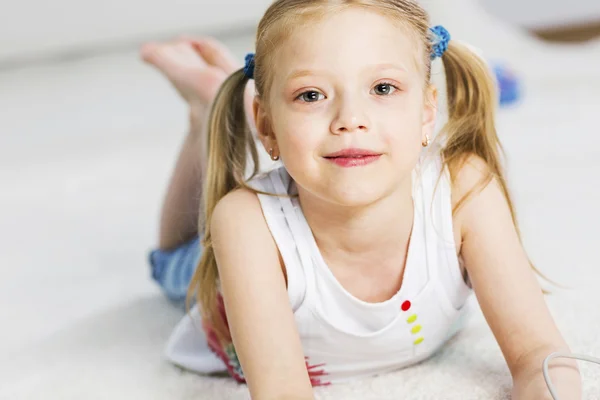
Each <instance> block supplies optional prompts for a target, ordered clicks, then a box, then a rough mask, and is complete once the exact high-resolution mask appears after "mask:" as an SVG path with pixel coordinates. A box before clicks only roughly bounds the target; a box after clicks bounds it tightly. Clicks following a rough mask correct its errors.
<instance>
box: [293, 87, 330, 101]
mask: <svg viewBox="0 0 600 400" xmlns="http://www.w3.org/2000/svg"><path fill="white" fill-rule="evenodd" d="M324 98H325V96H324V95H323V94H322V93H319V92H317V91H314V90H309V91H308V92H304V93H302V94H301V95H300V96H298V97H296V100H298V99H301V100H302V101H304V102H306V103H314V102H315V101H319V100H322V99H324Z"/></svg>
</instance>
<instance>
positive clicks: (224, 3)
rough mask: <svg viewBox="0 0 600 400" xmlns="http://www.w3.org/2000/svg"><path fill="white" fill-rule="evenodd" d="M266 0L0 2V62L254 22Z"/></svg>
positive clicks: (253, 23) (248, 25)
mask: <svg viewBox="0 0 600 400" xmlns="http://www.w3.org/2000/svg"><path fill="white" fill-rule="evenodd" d="M270 3H271V0H0V10H2V12H0V62H1V61H7V60H15V59H16V60H19V59H21V60H22V59H28V58H32V57H33V58H37V57H44V56H46V55H48V54H52V53H56V52H64V51H81V50H85V48H86V47H88V46H94V45H98V44H100V45H102V46H108V47H110V46H114V45H115V44H123V43H130V44H131V42H132V41H133V42H136V41H141V40H144V39H148V38H155V37H158V38H162V37H163V36H170V35H173V34H177V33H181V32H185V31H204V32H212V31H219V32H223V31H227V30H230V29H232V28H238V29H239V28H240V27H246V26H247V27H251V26H254V25H255V24H256V22H257V21H258V20H259V18H260V16H261V15H262V14H263V13H264V11H265V9H266V8H267V7H268V5H269V4H270Z"/></svg>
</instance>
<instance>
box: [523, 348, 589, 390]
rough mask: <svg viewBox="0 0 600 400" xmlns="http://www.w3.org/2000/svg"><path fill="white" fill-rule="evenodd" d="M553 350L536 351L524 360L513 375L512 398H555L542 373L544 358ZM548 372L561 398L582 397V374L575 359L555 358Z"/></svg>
mask: <svg viewBox="0 0 600 400" xmlns="http://www.w3.org/2000/svg"><path fill="white" fill-rule="evenodd" d="M552 352H553V351H552V350H550V351H547V350H543V351H542V350H540V351H536V352H535V353H534V354H532V355H531V356H529V357H527V360H523V364H522V366H521V367H520V368H519V369H518V370H517V372H516V373H515V375H514V376H513V381H514V384H513V392H512V398H513V399H514V400H529V399H535V400H538V399H540V400H553V398H552V395H551V394H550V391H549V390H548V386H547V384H546V380H545V379H544V375H543V373H542V363H543V360H544V359H545V357H546V356H547V355H548V354H551V353H552ZM548 372H549V375H550V379H551V380H552V384H553V386H554V388H555V389H556V391H557V392H558V393H557V394H558V396H559V399H560V400H579V399H581V398H582V393H581V376H580V374H579V369H578V368H577V364H576V362H575V361H574V360H570V359H563V358H559V359H554V360H552V361H551V362H550V364H549V365H548Z"/></svg>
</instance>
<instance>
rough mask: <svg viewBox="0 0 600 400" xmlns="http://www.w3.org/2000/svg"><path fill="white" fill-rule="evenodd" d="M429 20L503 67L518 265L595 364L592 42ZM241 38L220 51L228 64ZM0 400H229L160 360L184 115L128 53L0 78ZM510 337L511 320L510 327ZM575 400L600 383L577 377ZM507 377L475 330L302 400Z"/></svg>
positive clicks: (444, 392) (209, 383)
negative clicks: (159, 257) (423, 357)
mask: <svg viewBox="0 0 600 400" xmlns="http://www.w3.org/2000/svg"><path fill="white" fill-rule="evenodd" d="M444 3H445V4H440V5H439V7H437V8H436V9H435V11H434V13H433V14H434V20H435V22H440V21H441V22H443V23H444V24H445V25H447V26H448V28H449V29H450V30H451V32H453V33H454V35H455V37H456V38H459V39H464V40H468V41H469V42H471V43H473V44H475V45H476V46H478V47H480V48H482V49H483V50H484V51H485V53H486V54H487V55H489V56H490V57H491V58H493V59H500V60H505V61H507V62H508V63H509V64H511V65H513V66H514V67H515V68H516V69H517V70H518V71H519V73H520V74H521V76H522V77H523V79H524V85H525V94H524V98H523V101H522V103H521V104H520V105H518V106H516V107H513V108H509V109H504V110H502V111H501V112H500V115H499V127H500V134H501V136H502V139H503V141H504V144H505V147H506V150H507V153H508V160H509V162H508V166H509V172H510V179H511V185H512V187H513V189H514V193H515V197H516V203H517V207H518V211H519V216H520V220H521V223H522V228H523V232H524V236H525V242H526V245H527V249H528V251H529V252H530V254H531V256H532V258H533V259H534V261H535V262H536V263H537V265H538V266H539V267H540V268H541V269H542V270H543V271H544V272H545V273H546V274H548V275H549V276H551V277H552V278H553V279H555V280H558V281H559V282H561V283H563V284H566V285H570V286H571V287H572V288H573V289H572V290H570V291H559V292H557V293H556V294H554V295H553V296H550V297H548V303H549V305H550V307H551V309H552V311H553V313H554V315H555V316H556V319H557V321H558V324H559V326H560V328H561V329H562V331H563V332H564V334H565V336H566V337H567V339H568V341H569V343H570V344H571V345H572V347H573V349H574V350H575V351H577V352H582V353H587V354H596V355H598V356H600V339H599V338H600V311H599V310H598V305H599V304H600V294H599V291H598V288H597V285H598V283H599V282H600V265H599V264H600V263H599V262H598V251H597V249H598V240H599V239H600V211H599V209H598V204H600V186H599V184H598V182H599V180H598V177H599V176H600V127H599V124H598V115H599V114H600V100H599V98H598V94H599V93H600V43H592V44H589V45H585V46H583V45H582V46H576V47H567V48H565V47H556V46H549V45H543V44H541V43H538V42H537V41H536V40H534V39H532V38H529V37H528V36H526V35H524V34H522V33H520V32H518V31H515V30H512V29H509V28H508V27H505V26H503V25H502V24H500V23H498V22H497V21H495V20H493V19H491V18H490V17H488V16H487V15H485V14H483V13H481V12H480V10H478V9H477V8H476V7H475V6H474V5H472V4H471V2H470V1H468V0H457V1H453V2H444ZM251 40H252V39H251V38H250V37H245V38H239V40H231V41H230V42H231V44H232V46H234V48H235V49H236V53H237V54H238V56H239V57H240V60H241V59H242V56H243V54H244V52H245V51H246V50H249V49H251ZM0 110H2V112H1V115H2V117H1V118H0V132H1V134H0V183H1V188H2V189H1V191H0V227H1V230H0V265H1V267H2V279H1V280H0V304H2V305H1V306H0V326H1V327H2V328H1V330H0V332H1V333H0V335H1V339H2V340H0V399H10V400H21V399H44V400H46V399H60V400H65V399H78V400H79V399H111V400H120V399H123V400H132V399H144V400H151V399H161V400H162V399H190V400H192V399H194V400H198V399H245V398H247V397H248V395H247V390H246V388H245V387H244V386H239V385H237V384H236V383H234V382H233V381H232V380H230V379H228V378H216V377H202V376H198V375H194V374H190V373H186V372H183V371H181V370H179V369H178V368H176V367H173V366H171V365H170V364H168V363H166V362H165V361H164V360H163V358H162V351H163V345H164V343H165V340H166V338H167V336H168V335H169V333H170V330H171V329H172V328H173V327H174V325H175V324H176V322H177V321H178V319H179V318H180V317H181V312H180V311H179V310H177V309H175V308H174V307H173V306H172V305H170V304H169V303H168V302H167V301H166V300H165V299H164V298H163V297H162V296H161V294H160V293H159V291H158V290H157V289H156V287H155V286H154V285H153V284H152V283H151V281H150V278H149V275H148V266H147V263H146V252H147V250H149V248H150V247H151V246H152V245H153V244H154V242H155V240H156V232H157V223H158V211H159V207H160V202H161V199H162V195H163V188H164V185H165V183H166V180H167V177H168V175H169V173H170V170H171V167H172V163H173V161H174V157H175V154H176V151H177V149H178V146H179V144H180V141H181V139H182V137H183V133H184V130H185V122H186V115H185V108H184V106H183V104H182V103H181V102H180V101H179V100H178V99H177V97H176V95H175V94H174V92H173V91H172V90H171V89H170V88H169V86H168V84H167V83H166V82H165V81H163V80H162V79H161V78H159V76H158V74H157V73H155V72H154V71H152V70H151V69H149V68H148V67H145V66H143V65H142V64H141V63H139V62H138V61H137V59H136V54H134V53H130V54H129V53H128V54H117V55H112V56H104V57H100V58H94V59H89V60H85V61H80V62H71V63H64V64H57V65H52V66H44V67H35V68H34V67H32V68H29V69H21V70H19V71H13V72H4V73H2V74H0ZM514 318H515V320H514V322H515V324H518V323H520V322H521V321H520V320H519V318H520V316H519V315H515V316H514ZM582 369H583V373H584V380H585V386H586V398H587V399H600V368H597V367H594V366H587V365H582ZM510 385H511V381H510V375H509V373H508V370H507V368H506V366H505V364H504V361H503V359H502V356H501V353H500V351H499V349H498V346H497V344H496V343H495V341H494V339H493V337H492V335H491V332H490V330H489V328H488V327H487V326H486V324H485V321H484V320H483V318H482V316H481V315H475V316H474V317H473V318H472V319H471V321H470V323H469V325H468V326H467V327H466V328H465V329H464V331H463V332H462V333H461V334H459V335H458V336H457V337H456V338H455V339H454V340H453V341H452V342H451V343H450V344H449V345H448V346H447V347H446V348H445V349H444V350H443V351H441V352H440V353H439V354H438V355H437V356H435V357H434V358H433V359H431V360H428V361H427V362H424V363H422V364H421V365H418V366H415V367H412V368H409V369H406V370H403V371H398V372H397V373H394V374H390V375H387V376H381V377H378V378H374V379H369V380H366V381H361V382H355V383H352V384H349V385H344V386H336V387H330V388H326V389H321V390H317V391H316V394H317V397H318V398H319V399H360V400H367V399H378V400H379V399H399V398H402V399H460V400H467V399H506V398H507V397H508V393H509V390H510Z"/></svg>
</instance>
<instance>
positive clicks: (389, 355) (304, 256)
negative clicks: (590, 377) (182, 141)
mask: <svg viewBox="0 0 600 400" xmlns="http://www.w3.org/2000/svg"><path fill="white" fill-rule="evenodd" d="M193 47H194V48H195V50H196V51H198V52H200V53H202V52H204V54H206V55H207V57H206V60H207V61H203V62H200V61H198V60H197V59H196V61H194V62H199V63H201V64H202V63H204V64H203V67H202V69H201V70H202V71H203V72H202V74H203V75H202V77H203V79H204V80H205V81H206V82H207V84H206V87H212V86H211V82H213V81H214V82H216V81H218V77H220V76H223V75H225V74H230V76H229V77H228V78H227V79H226V80H225V82H224V83H223V85H222V86H221V87H220V90H219V92H218V94H217V96H216V98H215V99H214V104H213V106H212V110H211V112H210V117H209V121H208V138H207V141H206V143H207V145H208V146H207V149H206V150H207V153H208V161H207V163H206V166H205V167H204V166H203V163H204V162H203V161H202V154H203V152H204V149H203V148H199V149H198V148H196V147H202V145H203V144H204V141H202V140H199V138H201V135H191V136H190V137H188V141H187V145H186V146H185V147H184V150H183V151H182V155H181V158H180V161H179V163H178V165H177V169H176V173H175V178H174V179H173V181H172V184H171V188H170V190H169V193H168V196H167V201H166V204H165V211H164V212H163V221H162V227H161V246H160V247H161V249H160V250H157V251H154V252H153V253H152V254H151V263H152V265H153V276H154V278H155V279H156V280H157V281H158V282H159V283H161V285H162V286H163V288H165V291H166V292H167V293H168V294H169V295H170V297H172V298H173V299H176V300H180V299H182V298H183V296H184V293H185V289H186V288H187V286H188V283H189V291H190V293H191V294H192V295H193V296H195V298H196V299H197V300H198V307H197V308H194V310H192V312H191V313H190V315H188V316H187V317H186V318H185V319H184V321H182V323H181V324H180V325H179V326H178V328H177V329H176V330H175V332H174V334H173V336H172V338H171V340H170V343H169V346H168V347H169V349H168V354H169V356H170V358H171V359H172V360H173V361H174V362H176V363H178V364H180V365H183V366H186V367H188V368H191V369H194V370H197V371H201V372H212V371H216V370H219V369H225V368H226V369H227V370H228V372H229V373H230V374H231V375H232V376H233V377H234V378H236V379H237V380H239V381H245V382H247V383H248V387H249V390H250V393H251V395H252V397H253V398H256V399H287V398H294V399H309V398H312V396H313V394H312V389H311V385H313V386H314V385H326V384H330V383H335V382H342V381H345V380H349V379H354V378H357V377H364V376H371V375H376V374H381V373H385V372H388V371H392V370H395V369H398V368H401V367H405V366H409V365H411V364H414V363H417V362H419V361H421V360H424V359H426V358H428V357H429V356H431V355H432V354H433V353H434V352H435V351H436V350H437V349H439V348H440V346H442V345H443V344H444V343H445V341H446V340H447V339H448V338H449V337H450V336H451V335H452V334H453V333H454V332H455V331H456V329H457V328H458V327H459V322H460V319H459V318H460V317H461V316H462V315H463V314H464V312H465V310H466V307H465V305H466V302H467V300H468V299H469V297H470V296H471V292H472V291H474V292H475V295H476V297H477V299H478V301H479V304H480V306H481V309H482V310H483V313H484V315H485V317H486V319H487V321H488V323H489V325H490V327H491V329H492V331H493V333H494V335H495V337H496V339H497V341H498V344H499V345H500V347H501V349H502V351H503V354H504V356H505V358H506V362H507V364H508V367H509V369H510V371H511V374H512V376H513V380H514V390H513V393H514V398H517V399H534V398H535V399H540V398H549V397H548V396H549V392H548V389H547V388H546V384H545V382H544V379H543V376H542V372H541V370H542V368H541V367H542V362H543V360H544V358H545V357H546V356H547V355H548V354H550V353H552V352H554V351H568V347H567V344H566V343H565V341H564V340H563V338H562V337H561V335H560V333H559V332H558V330H557V328H556V326H555V324H554V322H553V320H552V318H551V316H550V314H549V312H548V310H547V308H546V305H545V303H544V299H543V295H542V291H541V288H540V286H539V285H538V282H537V280H536V278H535V275H534V273H533V268H532V266H531V264H530V262H529V260H528V258H527V256H526V254H525V252H524V251H523V249H522V246H521V242H520V239H519V234H518V229H517V227H516V222H515V218H514V212H513V208H512V203H511V200H510V196H509V193H508V190H507V186H506V182H505V179H504V175H503V172H502V169H501V160H500V155H499V149H500V144H499V141H498V137H497V135H496V131H495V126H494V108H495V101H494V99H495V98H496V97H495V89H494V85H493V81H492V78H491V77H490V72H489V71H488V69H487V67H486V65H485V64H484V62H483V61H482V60H481V59H480V58H479V57H478V56H477V55H476V54H475V53H473V52H471V51H470V50H469V49H467V48H466V47H464V46H463V45H461V44H458V43H455V42H453V41H450V36H449V34H448V32H447V31H446V30H445V29H443V28H441V27H436V28H433V29H430V28H429V21H428V17H427V15H426V13H425V11H424V10H423V9H422V8H421V7H420V6H419V5H418V4H416V3H415V2H414V1H412V0H335V1H333V0H278V1H275V2H274V4H273V5H272V6H271V7H270V8H269V9H268V10H267V12H266V14H265V16H264V17H263V19H262V20H261V22H260V25H259V27H258V33H257V41H256V55H255V56H253V55H249V57H247V60H246V65H245V67H244V68H240V69H237V70H236V69H235V68H234V67H232V65H233V63H232V62H231V61H230V60H229V59H228V56H226V55H225V53H223V52H220V53H219V52H218V51H215V49H218V46H216V45H215V44H214V43H209V42H206V43H196V44H195V45H194V46H193ZM186 51H188V53H189V48H188V50H186ZM147 53H148V54H147V55H146V58H147V59H148V60H149V61H151V59H152V58H153V57H157V60H159V61H153V62H154V63H155V64H157V65H159V66H160V64H161V62H162V61H160V59H161V58H160V56H156V55H152V50H151V49H149V50H147ZM188 53H185V51H182V52H179V54H180V57H182V58H185V57H187V55H185V54H188ZM182 54H183V55H182ZM189 55H190V59H192V58H193V57H192V56H191V53H189ZM440 59H441V62H442V63H443V70H444V72H445V77H446V78H445V79H446V82H445V85H443V84H442V85H441V86H445V87H440V89H441V90H447V94H446V95H445V96H442V97H445V98H446V100H447V110H448V116H447V117H448V120H447V122H446V123H445V125H444V126H443V129H442V130H441V131H440V132H439V133H438V134H437V135H436V136H435V140H434V137H433V136H434V132H435V130H436V129H435V125H436V118H437V117H438V115H437V105H438V103H442V100H444V99H443V98H440V95H438V89H437V88H436V86H435V85H434V84H432V81H431V77H432V60H436V61H435V62H436V63H439V62H440ZM211 60H212V61H211ZM151 62H152V61H151ZM187 65H188V66H189V65H190V63H188V64H187ZM434 67H435V65H434ZM188 70H189V69H188ZM182 71H184V70H182ZM183 74H184V73H183V72H180V73H179V76H182V75H183ZM177 75H178V74H177V73H174V74H172V75H171V76H172V80H173V82H174V83H175V84H176V85H177V86H178V88H180V92H181V93H182V95H184V96H186V98H188V101H190V103H191V104H192V106H193V107H194V102H193V101H192V100H190V99H189V98H191V97H194V96H196V97H198V93H200V98H201V101H199V102H198V103H202V104H206V102H207V101H208V100H209V97H210V95H208V94H207V93H208V92H210V90H209V89H205V90H206V92H203V93H201V91H199V90H197V91H194V90H191V91H186V90H184V89H185V88H184V86H185V85H181V83H180V81H179V80H178V79H177V78H175V77H176V76H177ZM251 79H253V80H254V82H255V89H254V96H253V102H252V116H251V117H252V118H247V117H246V115H245V107H244V91H245V90H246V87H247V83H248V81H249V80H251ZM197 82H200V80H198V81H197ZM213 86H214V85H213ZM188 89H189V87H188ZM250 90H252V87H251V89H250ZM190 93H195V94H194V95H190ZM203 102H204V103H203ZM198 112H200V111H198ZM197 118H199V116H198V115H193V118H192V121H196V124H197ZM248 121H250V122H251V124H250V125H251V126H253V128H255V129H256V134H257V135H258V139H259V140H260V142H261V143H262V147H264V149H260V150H259V149H258V148H257V147H255V145H254V140H253V136H252V133H251V130H250V128H249V126H248ZM196 126H197V125H196ZM259 153H262V154H268V155H269V157H270V158H271V160H273V161H274V162H277V164H276V166H275V168H273V169H272V170H270V171H268V172H266V173H263V174H259ZM249 154H250V155H251V157H248V155H249ZM192 160H195V161H192ZM187 165H196V166H199V167H200V168H190V169H188V170H187V172H182V171H183V170H185V167H186V166H187ZM204 168H205V169H204ZM200 179H203V180H204V183H203V184H204V194H203V197H202V205H203V212H202V213H197V212H194V210H193V208H194V207H193V206H192V205H193V201H192V200H188V201H187V203H186V202H185V201H182V200H181V199H182V198H185V199H193V198H194V195H195V192H194V190H195V189H194V188H197V186H195V185H189V186H188V187H182V186H186V185H185V184H183V182H186V181H192V180H197V181H198V182H199V181H200ZM180 204H187V205H185V206H183V207H180V206H179V205H180ZM174 206H177V207H174ZM186 210H192V211H191V214H192V215H193V218H191V219H189V218H187V216H189V215H188V214H186ZM198 214H200V215H201V218H199V219H200V220H199V222H198V223H194V221H195V219H196V216H197V215H198ZM183 218H187V219H186V221H187V222H182V221H183ZM198 226H200V227H202V229H201V230H202V235H201V237H202V241H201V243H202V245H201V246H200V244H199V242H200V239H198V238H192V239H191V240H188V241H185V240H186V239H188V238H190V236H192V235H193V234H194V232H195V231H196V230H197V229H198ZM175 227H177V229H175ZM184 241H185V242H184ZM182 242H184V243H182ZM199 254H201V259H200V262H199V265H198V266H197V269H196V270H195V271H194V272H193V277H192V276H191V274H192V270H193V268H191V267H192V266H194V267H195V266H196V264H195V263H196V260H197V256H198V255H199ZM190 278H191V282H190ZM198 310H199V311H198ZM199 315H201V322H202V328H201V329H196V326H195V323H194V321H195V320H196V318H198V316H199ZM514 315H519V316H520V318H519V320H520V321H521V322H520V323H519V324H515V320H514ZM207 346H208V347H207ZM207 348H210V350H211V351H212V352H213V353H214V354H215V355H216V357H214V356H211V355H209V354H208V353H207V351H206V349H207ZM192 349H194V350H192ZM551 375H552V377H553V381H554V384H555V385H556V387H557V388H558V392H559V393H560V394H561V395H562V397H563V398H565V399H567V398H568V399H575V398H579V397H581V387H580V380H579V373H578V370H577V367H576V365H575V364H574V363H573V362H571V361H560V362H555V363H553V365H552V368H551Z"/></svg>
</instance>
